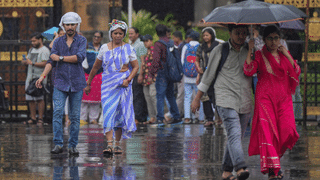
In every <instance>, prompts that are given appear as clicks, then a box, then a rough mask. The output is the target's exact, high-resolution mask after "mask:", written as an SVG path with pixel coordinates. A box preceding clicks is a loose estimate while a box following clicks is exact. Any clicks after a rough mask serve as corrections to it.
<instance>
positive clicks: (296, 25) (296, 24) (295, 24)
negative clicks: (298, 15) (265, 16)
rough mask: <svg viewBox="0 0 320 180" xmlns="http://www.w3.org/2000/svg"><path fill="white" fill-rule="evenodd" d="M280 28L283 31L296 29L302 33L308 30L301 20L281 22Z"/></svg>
mask: <svg viewBox="0 0 320 180" xmlns="http://www.w3.org/2000/svg"><path fill="white" fill-rule="evenodd" d="M279 27H280V28H281V29H294V30H300V31H303V30H305V29H306V27H305V25H304V24H303V22H302V21H300V20H296V21H288V22H281V23H279Z"/></svg>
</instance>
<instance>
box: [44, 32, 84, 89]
mask: <svg viewBox="0 0 320 180" xmlns="http://www.w3.org/2000/svg"><path fill="white" fill-rule="evenodd" d="M86 46H87V39H86V38H85V37H83V36H81V35H78V33H76V34H75V36H74V37H73V42H72V44H71V46H70V48H69V47H68V45H67V35H64V36H62V37H59V38H58V39H56V40H55V41H54V43H53V47H52V49H51V54H56V55H58V56H73V55H77V59H78V63H67V62H60V61H59V62H57V61H53V60H52V59H49V60H48V63H50V64H51V65H52V66H53V67H55V71H54V73H55V74H54V77H55V78H54V80H53V85H54V87H55V88H57V89H59V90H60V91H65V92H69V91H71V92H79V91H81V90H83V88H85V87H86V86H87V83H86V78H85V76H84V71H83V67H82V62H83V60H84V59H85V57H86Z"/></svg>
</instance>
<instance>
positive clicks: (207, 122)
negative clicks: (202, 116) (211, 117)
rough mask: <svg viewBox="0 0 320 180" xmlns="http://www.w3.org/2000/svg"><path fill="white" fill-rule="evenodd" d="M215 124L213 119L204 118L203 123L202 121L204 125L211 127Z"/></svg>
mask: <svg viewBox="0 0 320 180" xmlns="http://www.w3.org/2000/svg"><path fill="white" fill-rule="evenodd" d="M214 125H215V122H214V121H208V120H206V121H205V123H204V125H203V126H204V127H212V126H214Z"/></svg>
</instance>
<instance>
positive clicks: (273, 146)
mask: <svg viewBox="0 0 320 180" xmlns="http://www.w3.org/2000/svg"><path fill="white" fill-rule="evenodd" d="M280 37H281V35H280V30H279V29H278V27H276V26H273V25H270V26H267V27H266V28H265V29H264V33H263V40H264V42H265V46H264V47H263V49H262V50H260V51H257V52H256V53H255V59H254V60H253V61H252V60H251V58H250V57H247V59H246V63H245V64H244V66H243V68H244V73H245V74H246V75H247V76H252V75H253V74H254V73H256V72H258V79H259V80H258V84H257V91H256V95H255V108H254V116H253V120H252V130H251V137H250V144H249V149H248V152H249V156H253V155H260V165H261V172H262V173H263V174H266V173H268V176H269V179H272V180H277V179H282V178H283V172H282V171H281V170H280V169H281V166H280V158H281V157H282V156H283V154H284V153H285V151H286V150H287V149H288V148H289V149H292V148H293V146H294V145H295V143H296V142H297V141H298V139H299V134H298V133H297V130H296V124H295V119H294V113H293V105H292V97H291V95H292V94H294V93H295V90H296V87H297V86H298V85H299V75H300V72H301V70H300V67H299V65H298V64H297V62H296V61H294V60H293V58H292V56H291V55H290V53H289V51H288V50H287V49H286V48H285V47H284V46H283V45H281V44H280Z"/></svg>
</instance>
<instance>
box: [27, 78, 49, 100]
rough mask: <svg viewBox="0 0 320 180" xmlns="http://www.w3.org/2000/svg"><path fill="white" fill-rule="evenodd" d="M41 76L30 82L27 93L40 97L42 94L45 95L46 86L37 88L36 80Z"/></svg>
mask: <svg viewBox="0 0 320 180" xmlns="http://www.w3.org/2000/svg"><path fill="white" fill-rule="evenodd" d="M38 79H39V78H33V79H32V80H31V81H30V83H29V86H28V88H27V90H26V94H28V95H30V96H33V97H40V96H42V95H44V93H45V92H44V88H41V89H39V88H37V87H36V82H37V80H38Z"/></svg>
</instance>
